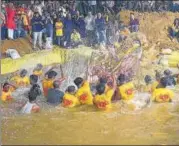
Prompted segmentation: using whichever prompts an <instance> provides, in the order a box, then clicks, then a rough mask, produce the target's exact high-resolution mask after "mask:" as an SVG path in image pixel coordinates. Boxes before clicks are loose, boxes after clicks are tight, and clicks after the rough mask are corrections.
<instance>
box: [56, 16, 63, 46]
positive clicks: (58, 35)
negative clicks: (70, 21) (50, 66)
mask: <svg viewBox="0 0 179 146" xmlns="http://www.w3.org/2000/svg"><path fill="white" fill-rule="evenodd" d="M55 31H56V39H57V44H58V46H61V43H62V37H63V22H62V20H61V19H60V18H58V20H57V22H56V23H55Z"/></svg>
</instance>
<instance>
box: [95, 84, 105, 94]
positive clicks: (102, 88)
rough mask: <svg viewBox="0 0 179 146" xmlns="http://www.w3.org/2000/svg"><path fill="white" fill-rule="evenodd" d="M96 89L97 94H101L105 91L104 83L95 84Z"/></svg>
mask: <svg viewBox="0 0 179 146" xmlns="http://www.w3.org/2000/svg"><path fill="white" fill-rule="evenodd" d="M96 91H97V94H99V95H101V94H103V93H104V91H105V85H104V84H98V85H97V86H96Z"/></svg>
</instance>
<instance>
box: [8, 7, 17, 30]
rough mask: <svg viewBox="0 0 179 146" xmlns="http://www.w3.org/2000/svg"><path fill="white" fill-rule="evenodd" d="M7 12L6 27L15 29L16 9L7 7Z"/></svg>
mask: <svg viewBox="0 0 179 146" xmlns="http://www.w3.org/2000/svg"><path fill="white" fill-rule="evenodd" d="M6 13H7V21H6V27H7V28H8V29H15V28H16V24H15V20H14V18H15V14H16V11H15V10H13V9H12V8H9V7H7V8H6Z"/></svg>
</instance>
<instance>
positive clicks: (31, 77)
mask: <svg viewBox="0 0 179 146" xmlns="http://www.w3.org/2000/svg"><path fill="white" fill-rule="evenodd" d="M37 82H38V76H37V75H30V83H31V84H36V83H37Z"/></svg>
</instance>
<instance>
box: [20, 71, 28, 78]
mask: <svg viewBox="0 0 179 146" xmlns="http://www.w3.org/2000/svg"><path fill="white" fill-rule="evenodd" d="M26 75H27V70H26V69H23V70H22V71H21V72H20V77H21V78H23V77H25V76H26Z"/></svg>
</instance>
